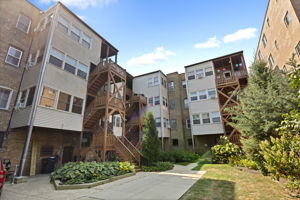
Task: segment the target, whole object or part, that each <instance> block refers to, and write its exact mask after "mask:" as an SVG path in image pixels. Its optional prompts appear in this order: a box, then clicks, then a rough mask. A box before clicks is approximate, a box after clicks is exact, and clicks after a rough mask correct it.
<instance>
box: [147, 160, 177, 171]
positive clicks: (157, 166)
mask: <svg viewBox="0 0 300 200" xmlns="http://www.w3.org/2000/svg"><path fill="white" fill-rule="evenodd" d="M173 167H174V164H173V163H170V162H156V163H154V164H153V165H151V166H142V171H145V172H159V171H167V170H170V169H173Z"/></svg>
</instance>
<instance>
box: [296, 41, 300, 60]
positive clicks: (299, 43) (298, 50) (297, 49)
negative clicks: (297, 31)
mask: <svg viewBox="0 0 300 200" xmlns="http://www.w3.org/2000/svg"><path fill="white" fill-rule="evenodd" d="M296 52H297V54H298V56H299V57H300V41H299V42H298V44H297V46H296Z"/></svg>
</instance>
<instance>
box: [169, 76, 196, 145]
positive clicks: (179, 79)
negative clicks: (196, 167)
mask: <svg viewBox="0 0 300 200" xmlns="http://www.w3.org/2000/svg"><path fill="white" fill-rule="evenodd" d="M167 82H168V84H167V85H168V100H169V115H170V116H169V118H170V138H171V140H170V143H171V144H170V149H173V150H192V144H193V143H192V135H191V123H190V115H189V100H188V97H187V92H186V86H187V85H186V79H185V73H180V74H179V73H178V72H174V73H170V74H167Z"/></svg>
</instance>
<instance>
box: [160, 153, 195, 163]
mask: <svg viewBox="0 0 300 200" xmlns="http://www.w3.org/2000/svg"><path fill="white" fill-rule="evenodd" d="M198 157H199V156H198V155H197V154H196V153H194V152H189V151H166V152H161V153H160V155H159V158H158V159H159V161H164V162H173V163H178V162H195V161H196V160H197V159H198Z"/></svg>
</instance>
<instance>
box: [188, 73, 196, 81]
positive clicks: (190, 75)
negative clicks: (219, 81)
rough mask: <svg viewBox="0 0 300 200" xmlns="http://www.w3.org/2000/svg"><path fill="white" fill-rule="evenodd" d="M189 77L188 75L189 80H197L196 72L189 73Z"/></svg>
mask: <svg viewBox="0 0 300 200" xmlns="http://www.w3.org/2000/svg"><path fill="white" fill-rule="evenodd" d="M187 75H188V80H193V79H195V72H194V71H192V72H188V73H187Z"/></svg>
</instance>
